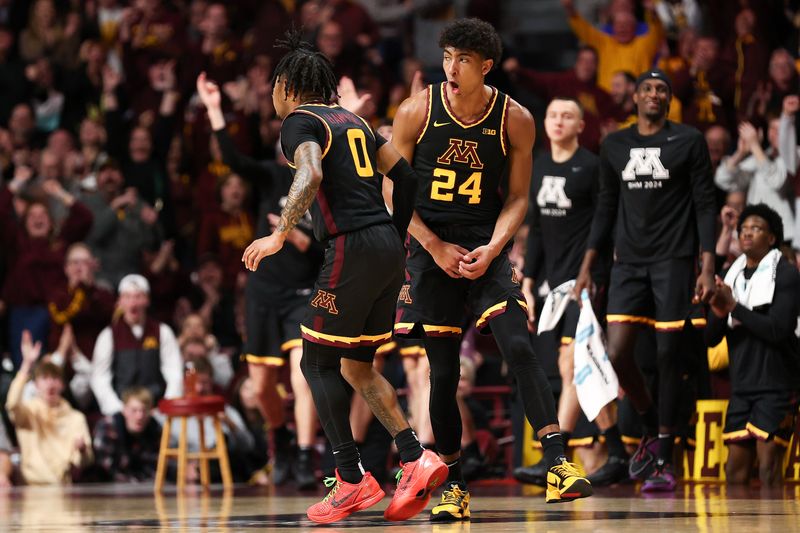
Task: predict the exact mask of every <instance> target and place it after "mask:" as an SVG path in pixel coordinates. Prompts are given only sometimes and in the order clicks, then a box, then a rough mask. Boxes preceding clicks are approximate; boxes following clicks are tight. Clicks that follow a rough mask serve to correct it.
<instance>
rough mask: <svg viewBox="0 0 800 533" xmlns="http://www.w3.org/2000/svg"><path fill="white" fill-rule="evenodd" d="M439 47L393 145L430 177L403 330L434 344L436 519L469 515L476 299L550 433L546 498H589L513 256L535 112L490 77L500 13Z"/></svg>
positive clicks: (469, 23)
mask: <svg viewBox="0 0 800 533" xmlns="http://www.w3.org/2000/svg"><path fill="white" fill-rule="evenodd" d="M439 46H440V47H441V48H442V50H443V57H442V67H443V68H444V73H445V75H446V76H447V81H446V82H444V83H441V84H436V85H431V86H429V87H428V89H427V90H426V91H420V92H419V93H417V94H416V95H414V96H412V97H411V98H409V99H408V100H406V101H405V102H403V104H402V105H401V106H400V108H399V110H398V113H397V115H396V117H395V120H394V131H393V137H392V144H394V145H395V146H396V147H397V150H398V151H399V152H400V153H401V154H402V155H403V156H404V157H405V158H406V159H408V160H409V161H411V162H412V165H413V167H414V169H415V170H416V172H417V174H418V175H419V179H420V186H419V188H418V196H417V203H416V212H415V214H414V217H413V218H412V222H411V225H410V226H409V232H410V233H411V235H412V237H413V239H411V240H410V244H409V257H408V260H407V262H406V283H405V285H404V286H403V289H402V290H401V291H400V295H399V298H398V303H397V315H396V317H395V326H394V331H395V334H396V335H405V336H411V337H417V338H419V337H422V338H423V341H424V343H425V351H426V353H427V357H428V361H429V363H430V368H431V401H430V412H431V425H432V428H433V433H434V437H435V438H436V448H437V450H438V452H439V455H440V457H441V458H442V460H443V461H444V462H445V463H446V464H447V465H448V467H449V468H448V480H447V481H448V483H447V485H446V488H445V490H444V492H443V494H442V500H441V502H440V503H439V504H438V505H436V506H435V507H434V508H433V509H432V511H431V519H432V520H436V521H449V520H466V519H468V518H469V517H470V510H469V498H470V495H469V492H468V490H467V487H466V482H465V480H464V476H463V473H462V470H461V466H460V444H461V429H462V428H461V422H460V420H461V419H460V416H459V412H458V406H457V404H456V399H455V393H456V389H457V388H458V364H459V363H458V353H459V348H460V339H461V334H462V331H461V323H462V318H463V315H464V310H465V308H466V309H468V310H469V311H470V312H471V313H472V314H473V315H474V317H475V318H476V319H477V323H476V326H477V327H478V328H479V329H481V330H484V331H488V330H491V332H492V333H493V334H494V337H495V340H496V341H497V345H498V347H499V348H500V352H501V353H502V355H503V357H504V359H505V360H506V362H507V363H508V366H509V369H510V370H511V371H512V373H514V375H515V376H516V378H517V380H518V382H519V389H520V391H521V392H522V396H523V403H524V404H525V414H526V416H527V417H528V419H529V420H530V422H531V425H532V426H533V428H534V429H535V430H536V431H537V434H538V435H539V437H541V438H542V441H543V443H544V444H543V446H544V452H545V457H546V458H547V464H548V468H549V472H548V476H547V477H548V487H547V496H546V501H548V502H556V501H569V500H574V499H576V498H582V497H586V496H589V495H591V493H592V489H591V485H590V484H589V482H588V481H587V480H586V479H584V478H582V477H581V476H580V474H579V473H578V471H577V470H575V468H574V466H573V465H570V464H569V463H568V462H567V461H566V458H565V457H564V447H563V443H562V439H561V435H560V433H559V426H558V420H557V417H556V413H555V406H554V402H553V397H552V392H551V390H550V386H549V384H548V381H547V377H546V375H545V374H544V371H543V370H542V367H541V365H540V364H539V362H538V360H537V359H536V355H535V354H534V352H533V348H532V345H531V339H530V335H529V333H528V327H527V313H526V311H525V309H526V303H525V299H524V297H523V295H522V292H521V289H520V285H519V278H518V277H517V274H516V272H515V270H514V269H513V267H512V265H511V263H510V261H509V258H508V248H509V244H510V241H511V239H512V238H513V237H514V234H515V233H516V231H517V229H518V228H519V226H520V224H521V223H522V221H523V219H524V218H525V214H526V212H527V209H528V196H529V189H530V183H531V166H532V160H533V156H532V150H533V142H534V137H535V127H534V122H533V117H532V116H531V114H530V112H529V111H528V110H527V109H525V108H524V107H522V106H521V105H519V104H518V103H517V102H515V101H513V100H512V99H510V98H509V97H508V96H507V95H505V94H503V93H501V92H500V91H498V90H497V89H496V88H494V87H491V86H488V85H486V84H485V83H484V82H485V76H486V74H488V72H489V71H490V70H491V69H492V68H493V67H494V66H495V65H496V64H497V63H498V61H499V59H500V52H501V48H502V45H501V43H500V38H499V36H498V35H497V32H496V31H495V30H494V28H492V27H491V26H490V25H489V24H487V23H486V22H483V21H480V20H478V19H460V20H456V21H453V22H452V23H450V24H448V26H447V27H445V29H444V30H443V31H442V34H441V36H440V39H439Z"/></svg>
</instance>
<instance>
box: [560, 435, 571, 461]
mask: <svg viewBox="0 0 800 533" xmlns="http://www.w3.org/2000/svg"><path fill="white" fill-rule="evenodd" d="M571 439H572V432H571V431H562V432H561V442H562V443H564V455H566V454H567V450H568V449H569V441H570V440H571Z"/></svg>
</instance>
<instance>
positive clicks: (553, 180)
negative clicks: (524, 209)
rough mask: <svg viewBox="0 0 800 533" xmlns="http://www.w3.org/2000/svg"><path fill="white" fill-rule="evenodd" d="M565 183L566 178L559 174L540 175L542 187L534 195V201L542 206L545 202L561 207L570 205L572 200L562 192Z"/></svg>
mask: <svg viewBox="0 0 800 533" xmlns="http://www.w3.org/2000/svg"><path fill="white" fill-rule="evenodd" d="M566 183H567V179H566V178H561V177H559V176H544V177H542V187H541V188H540V189H539V194H538V195H536V203H537V204H539V207H544V206H546V205H547V204H556V206H557V207H560V208H561V209H569V208H570V207H572V200H570V199H569V197H567V193H565V192H564V185H565V184H566Z"/></svg>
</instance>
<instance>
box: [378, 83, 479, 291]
mask: <svg viewBox="0 0 800 533" xmlns="http://www.w3.org/2000/svg"><path fill="white" fill-rule="evenodd" d="M429 90H430V89H429ZM427 109H428V91H421V92H417V93H415V94H414V96H411V97H410V98H408V99H406V100H405V101H404V102H403V103H402V104H401V105H400V107H399V108H398V110H397V115H395V117H394V124H393V127H392V144H393V145H394V147H395V148H396V149H397V151H398V152H399V153H400V155H401V156H403V157H404V158H405V159H406V161H413V160H414V149H415V148H416V146H417V138H418V137H419V135H420V132H421V131H422V128H424V127H425V121H426V120H427V114H428V113H427ZM408 232H409V233H411V235H412V236H413V237H414V238H415V239H417V241H419V243H420V244H421V245H422V247H423V248H425V250H427V251H428V253H430V254H431V257H433V260H434V261H435V262H436V264H437V265H439V267H440V268H441V269H442V270H444V271H445V272H446V273H447V275H448V276H450V277H451V278H460V277H461V274H460V273H459V272H458V263H459V261H462V260H463V258H464V255H465V254H466V253H467V252H469V250H467V249H465V248H462V247H461V246H458V245H455V244H451V243H447V242H444V241H442V240H441V239H439V237H438V236H437V235H436V234H435V233H434V232H433V231H431V229H430V228H429V227H428V226H426V225H425V223H424V222H423V221H422V218H420V216H419V214H417V212H416V211H415V212H414V214H413V216H412V217H411V223H410V224H409V226H408Z"/></svg>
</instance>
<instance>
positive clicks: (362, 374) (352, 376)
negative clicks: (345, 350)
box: [342, 359, 373, 390]
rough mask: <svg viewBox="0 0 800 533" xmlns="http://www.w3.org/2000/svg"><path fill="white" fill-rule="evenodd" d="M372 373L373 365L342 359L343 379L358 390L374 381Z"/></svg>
mask: <svg viewBox="0 0 800 533" xmlns="http://www.w3.org/2000/svg"><path fill="white" fill-rule="evenodd" d="M372 373H373V370H372V363H365V362H362V361H354V360H351V359H342V377H343V378H344V379H345V380H346V381H347V382H348V383H349V384H350V386H352V387H353V388H354V389H356V390H360V389H361V388H362V387H363V386H365V385H366V384H367V383H368V382H370V381H371V380H372V378H373V375H372Z"/></svg>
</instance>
